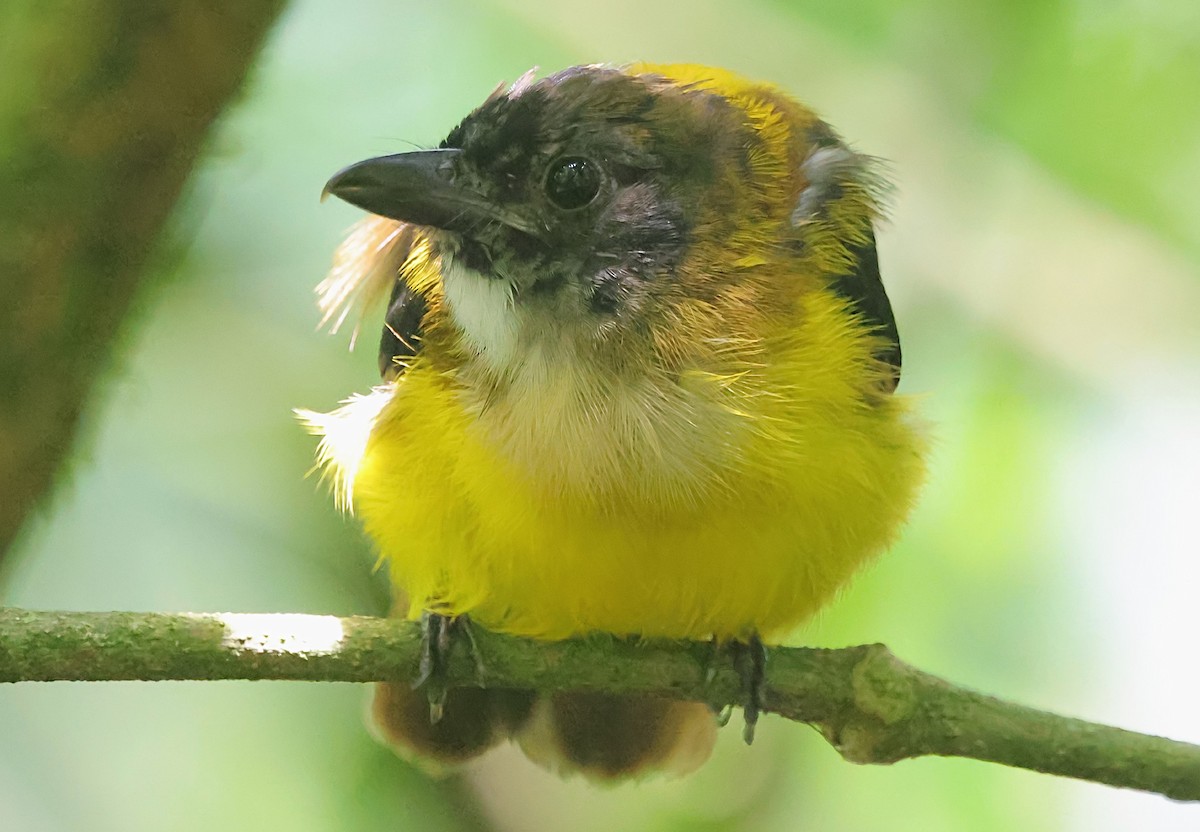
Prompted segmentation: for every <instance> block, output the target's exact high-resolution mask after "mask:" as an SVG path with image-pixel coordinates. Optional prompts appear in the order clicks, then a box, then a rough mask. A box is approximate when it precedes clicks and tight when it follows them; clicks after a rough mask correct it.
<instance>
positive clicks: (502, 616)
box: [354, 305, 924, 638]
mask: <svg viewBox="0 0 1200 832" xmlns="http://www.w3.org/2000/svg"><path fill="white" fill-rule="evenodd" d="M810 311H811V310H810ZM816 311H817V312H821V310H816ZM826 311H828V312H829V314H831V315H832V314H836V313H837V311H838V310H837V309H836V307H835V306H833V305H830V307H829V309H828V310H826ZM809 331H810V332H815V333H819V334H820V336H819V337H821V339H822V340H821V341H820V342H819V343H814V342H813V341H812V340H811V338H805V337H797V338H796V339H795V340H794V341H790V342H788V343H787V344H786V345H785V347H784V348H782V351H781V352H780V353H779V354H777V355H775V356H774V357H773V359H772V360H771V361H770V362H769V365H767V366H766V368H765V369H763V370H762V372H761V373H760V374H759V377H758V378H757V379H755V380H752V382H751V383H752V385H757V386H752V387H751V389H749V390H742V391H741V392H740V393H739V394H738V395H740V396H741V399H742V405H744V407H740V409H739V410H738V418H739V419H741V420H742V421H743V423H744V424H745V425H746V426H747V429H746V430H745V431H743V432H742V433H741V434H740V435H739V437H738V438H737V439H736V440H729V439H728V437H726V438H725V439H724V440H723V439H722V438H721V437H717V436H713V437H711V439H712V442H713V443H714V444H715V443H718V442H720V441H727V442H729V441H733V442H735V443H736V447H735V448H733V449H732V451H731V452H730V453H728V454H727V455H726V457H725V460H726V461H725V465H724V468H723V469H722V470H721V471H719V472H717V474H716V475H715V476H714V477H713V478H712V480H711V482H709V483H708V484H707V485H703V484H702V486H701V487H699V488H698V489H696V490H695V492H694V493H692V494H690V495H689V496H688V498H687V499H681V500H668V499H656V498H655V496H654V493H655V492H654V491H653V489H650V490H649V491H648V492H647V490H646V489H642V488H640V487H638V486H640V485H641V484H640V483H630V487H629V489H628V490H626V491H622V490H621V489H620V488H619V487H618V488H616V489H615V490H613V489H610V492H611V493H608V494H607V495H606V496H605V495H602V496H600V497H595V495H594V494H593V495H584V494H582V493H573V492H572V490H571V487H570V484H569V483H567V484H564V483H562V482H555V481H553V480H552V478H548V477H546V476H544V475H541V474H539V473H538V472H537V471H536V470H531V469H530V467H529V466H527V465H522V464H520V463H519V461H517V460H514V458H513V455H512V453H510V452H509V451H508V450H506V449H505V448H503V447H501V446H499V445H498V444H497V443H496V442H495V441H494V438H493V437H492V436H490V435H489V434H488V432H487V431H485V430H483V429H482V424H483V422H482V421H481V417H480V414H479V412H478V409H477V408H475V407H473V406H471V405H469V404H468V403H467V402H466V400H465V399H464V395H463V392H462V390H461V389H460V388H459V387H458V386H457V384H456V382H455V381H454V379H453V378H448V377H447V376H446V375H445V374H441V373H438V372H437V371H435V369H434V368H433V366H432V364H429V363H424V362H420V361H418V362H417V363H415V364H414V365H413V367H412V368H411V369H410V370H409V371H408V372H407V373H406V374H405V376H404V377H403V378H402V379H401V381H400V383H399V385H398V387H397V390H396V392H395V394H394V395H393V396H392V398H391V400H390V401H388V402H387V404H386V405H385V406H384V407H383V409H382V410H381V412H380V414H379V416H378V418H377V419H376V422H375V428H374V430H373V431H372V433H371V436H370V440H369V443H368V445H367V448H366V452H365V454H364V455H363V457H362V460H361V464H360V465H359V467H358V470H357V473H356V476H355V479H354V506H355V510H356V512H357V513H358V515H359V516H360V518H361V519H362V521H363V523H364V526H365V528H366V531H367V532H368V534H369V535H370V536H371V537H372V538H374V540H375V541H376V543H377V544H378V545H379V547H380V550H381V553H382V555H383V556H384V557H385V558H386V559H387V560H388V562H389V566H390V569H391V573H392V576H393V579H394V582H395V584H396V586H397V587H398V588H399V589H400V590H402V591H403V592H404V593H405V595H406V596H407V597H408V598H409V599H410V602H411V605H412V606H411V609H410V614H411V615H413V616H416V615H419V613H420V612H421V611H422V610H423V609H434V610H436V611H440V612H446V613H451V614H464V613H467V614H470V615H471V616H472V617H473V618H474V619H475V620H477V621H478V622H479V623H481V624H482V625H484V626H486V627H488V628H491V629H495V630H499V631H504V632H511V633H516V634H521V635H528V636H534V637H542V638H560V637H566V636H569V635H574V634H581V633H587V632H591V631H603V632H609V633H618V634H641V635H646V636H662V637H670V638H704V637H708V636H710V635H717V636H744V635H746V634H748V633H749V632H750V631H758V632H759V633H762V634H764V635H770V634H773V633H778V632H780V631H783V630H786V629H788V628H790V627H792V626H794V625H796V624H798V623H799V622H801V621H803V620H804V619H805V618H807V617H808V616H810V615H811V614H812V613H814V612H815V611H816V610H817V609H818V608H819V607H820V606H822V604H823V603H825V602H826V601H827V600H829V599H830V598H831V597H832V595H833V594H834V593H835V592H836V591H837V589H838V588H839V587H840V586H842V585H843V584H844V583H845V582H846V581H847V580H848V579H849V578H850V577H851V576H852V575H853V573H854V572H855V571H857V570H858V569H859V568H861V567H862V565H863V564H864V563H866V562H868V561H869V560H870V559H872V558H873V557H874V556H876V555H878V554H879V553H880V552H881V551H882V550H883V549H884V548H885V547H886V546H887V545H888V544H889V543H890V542H891V540H892V538H893V537H894V535H895V533H896V531H897V529H898V527H899V526H900V524H901V523H902V521H903V519H904V517H905V515H906V514H907V512H908V510H909V508H910V506H911V504H912V502H913V499H914V494H915V491H916V489H917V486H918V485H919V483H920V480H921V478H922V474H923V463H922V453H923V449H924V440H923V438H922V437H921V434H920V431H919V430H917V429H915V428H914V427H913V426H912V425H911V424H910V420H909V416H908V413H907V405H906V402H905V400H904V399H903V397H882V398H880V399H879V400H878V401H873V402H868V401H865V400H864V397H863V395H862V392H861V390H862V388H861V386H859V385H857V384H856V383H855V382H856V379H857V376H856V375H855V374H856V373H857V374H858V375H859V376H861V374H862V372H863V370H862V366H863V363H864V359H863V356H864V355H866V354H868V353H867V352H864V350H869V348H870V345H869V344H868V345H865V346H864V347H862V349H857V348H855V349H851V348H850V347H849V346H848V345H851V342H852V341H853V339H855V338H859V339H861V332H857V331H854V330H853V329H852V328H847V327H844V326H842V327H835V326H827V327H813V328H810V330H809ZM813 337H816V336H813ZM535 406H536V404H535ZM531 418H534V419H536V412H535V414H534V416H532V417H531ZM668 418H670V417H668ZM537 428H538V426H537V425H536V424H534V425H532V426H531V429H530V435H531V436H533V437H534V438H535V440H536V439H537V438H538V436H539V431H538V429H537ZM681 429H682V428H681ZM540 441H541V442H542V443H543V445H544V447H543V448H542V453H544V454H546V455H548V456H549V457H551V458H553V457H554V455H556V454H558V455H562V454H568V453H575V452H576V451H577V450H578V448H577V445H578V443H580V442H587V441H590V440H589V437H581V436H573V437H566V436H560V435H558V434H556V433H555V432H554V430H548V431H547V432H546V435H545V436H542V437H541V440H540ZM595 441H601V442H606V441H612V440H611V437H605V436H600V437H599V438H598V439H596V440H595ZM571 442H574V443H576V450H575V451H573V450H572V447H571V446H569V444H568V443H571ZM643 474H645V475H646V476H650V477H653V474H652V473H651V474H646V472H643ZM664 493H665V492H664Z"/></svg>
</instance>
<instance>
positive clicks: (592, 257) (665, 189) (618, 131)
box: [441, 67, 711, 317]
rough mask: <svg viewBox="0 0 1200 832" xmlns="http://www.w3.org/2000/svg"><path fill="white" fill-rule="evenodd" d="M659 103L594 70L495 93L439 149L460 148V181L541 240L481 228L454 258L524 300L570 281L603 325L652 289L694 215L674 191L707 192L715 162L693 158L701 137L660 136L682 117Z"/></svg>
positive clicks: (619, 76)
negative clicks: (672, 118)
mask: <svg viewBox="0 0 1200 832" xmlns="http://www.w3.org/2000/svg"><path fill="white" fill-rule="evenodd" d="M663 105H664V101H663V99H662V96H661V95H658V94H655V92H654V91H653V90H652V89H651V88H650V87H649V86H648V85H647V84H646V83H645V82H644V81H642V80H640V79H637V78H634V77H631V76H629V75H626V74H625V73H623V72H620V71H617V70H612V69H601V68H595V67H591V68H575V69H572V70H568V71H566V72H562V73H559V74H557V75H553V76H550V77H549V78H546V79H543V80H542V81H538V82H536V83H532V84H528V85H524V86H521V87H518V88H516V89H515V90H513V91H512V92H509V93H500V94H496V95H494V96H493V97H492V98H490V99H489V100H488V101H487V102H485V103H484V104H483V106H481V107H480V108H479V109H478V110H476V111H475V112H473V113H472V114H471V115H469V116H468V117H467V118H466V119H464V120H463V122H462V123H461V124H459V125H458V126H457V127H456V128H455V129H454V130H452V131H451V132H450V135H449V136H447V138H446V139H445V141H443V142H442V145H441V146H442V147H443V148H451V149H457V150H460V151H461V155H460V157H459V159H458V164H457V167H456V170H455V180H456V181H457V182H459V183H461V184H465V185H467V186H468V187H471V188H472V189H474V190H478V191H479V192H481V193H483V194H484V195H485V196H486V197H487V198H488V199H489V200H490V201H491V202H493V204H495V205H496V206H497V207H498V208H499V209H500V212H502V213H511V214H513V215H518V216H520V217H522V218H523V220H524V221H525V223H526V225H528V226H530V227H533V228H536V229H538V235H537V236H534V235H532V234H529V233H524V232H522V231H520V230H517V229H515V228H513V227H511V226H510V225H506V224H505V223H503V222H494V223H487V224H481V225H480V226H479V227H478V228H475V229H472V230H471V231H469V232H468V233H465V234H463V235H462V239H461V240H460V241H458V247H457V249H456V251H455V252H454V254H455V257H456V258H457V259H458V260H459V262H460V263H461V264H462V265H463V266H466V267H467V268H469V269H471V270H473V271H475V272H479V273H480V274H482V275H484V276H486V277H490V278H496V279H504V280H510V281H514V283H515V287H516V290H517V291H516V293H515V298H516V300H517V302H521V301H522V299H524V298H545V297H547V296H549V295H552V294H554V293H555V292H557V291H558V290H559V289H561V288H563V287H564V286H565V284H566V282H568V281H574V282H575V284H576V286H577V288H578V289H579V290H581V293H582V296H583V297H584V298H585V299H586V308H587V309H588V310H589V311H590V312H592V313H594V314H595V315H597V316H601V317H605V316H608V317H611V316H614V315H618V314H619V313H620V312H621V310H622V308H623V306H624V304H625V302H626V301H627V300H629V299H630V298H631V297H632V296H633V295H635V294H636V293H637V291H638V289H639V287H640V286H643V285H645V284H646V283H647V282H649V281H655V280H664V279H669V278H670V276H671V274H672V273H673V271H674V269H675V267H676V266H677V264H678V262H679V259H680V257H681V255H682V252H683V251H684V249H685V248H686V246H687V245H688V242H689V240H690V234H691V229H692V225H693V222H694V219H695V218H694V217H693V216H690V215H689V212H688V211H687V210H685V208H684V205H685V204H686V201H685V200H684V199H683V197H684V193H682V192H681V191H682V190H684V189H681V188H679V187H677V186H676V185H677V183H679V182H681V181H683V182H688V183H690V184H691V185H693V186H695V185H700V184H703V183H704V182H705V180H706V179H708V178H709V177H708V176H707V175H705V171H704V167H706V166H707V167H709V168H711V164H710V163H709V164H707V165H706V164H705V157H704V154H698V153H697V152H696V151H695V146H696V141H697V137H696V133H697V131H695V130H692V131H687V130H683V131H679V130H676V131H662V130H657V129H654V124H655V122H656V121H658V120H661V119H662V118H663V117H664V116H665V113H663V112H660V111H662V110H664V109H675V108H670V107H667V108H664V106H663ZM704 109H707V108H704ZM685 136H686V137H687V140H686V141H684V140H683V139H684V138H685ZM589 195H591V198H588V197H589Z"/></svg>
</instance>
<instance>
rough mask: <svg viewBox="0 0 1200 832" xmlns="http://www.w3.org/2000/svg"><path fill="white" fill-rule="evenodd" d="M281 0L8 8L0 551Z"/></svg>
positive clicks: (1, 183) (41, 488)
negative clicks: (217, 119)
mask: <svg viewBox="0 0 1200 832" xmlns="http://www.w3.org/2000/svg"><path fill="white" fill-rule="evenodd" d="M284 5H285V3H284V0H207V2H204V1H202V0H192V1H191V2H175V3H161V2H153V3H147V2H145V0H106V2H101V3H97V2H93V0H65V1H64V0H57V1H56V0H50V2H47V0H7V2H6V3H4V4H3V6H2V8H0V559H2V558H3V557H4V556H5V555H6V554H8V553H10V552H11V550H12V547H13V542H14V540H15V539H16V537H17V535H18V532H19V531H20V529H21V527H22V524H23V523H24V521H25V520H26V519H27V518H28V516H29V514H30V511H31V509H33V508H34V507H35V506H36V505H37V504H38V503H39V502H40V501H41V500H42V499H43V498H44V497H45V495H46V493H47V492H48V491H49V489H50V486H51V485H52V483H53V481H54V478H55V474H56V472H58V471H59V470H60V469H61V468H62V465H63V462H64V460H65V459H66V458H67V456H68V454H69V452H70V451H71V448H72V445H73V437H74V434H75V431H76V428H77V426H78V424H79V421H80V419H79V417H80V413H81V411H82V409H83V407H84V405H85V402H86V401H87V398H88V396H89V395H91V394H92V393H93V392H94V390H95V389H96V386H97V382H99V381H101V380H102V379H103V377H104V374H105V372H106V371H107V369H108V367H109V364H110V358H111V355H112V350H113V345H114V342H115V339H116V338H117V336H118V334H119V332H120V328H121V326H122V323H123V321H124V320H125V318H126V316H127V315H128V313H129V311H130V308H131V302H132V301H133V300H134V298H135V297H136V293H137V288H138V286H139V284H140V283H141V282H142V278H143V270H144V268H145V266H146V263H147V260H148V255H149V254H150V253H151V252H152V250H153V247H154V243H155V241H156V239H157V238H158V237H159V235H160V232H161V230H162V228H163V225H164V223H165V222H166V220H167V219H168V217H169V216H170V213H171V209H172V206H173V205H174V204H175V202H176V200H177V198H178V197H179V194H180V191H181V190H182V188H183V185H184V182H185V181H186V179H187V176H188V173H189V171H190V170H191V168H192V165H193V164H194V162H195V161H196V158H197V155H198V153H199V151H200V150H201V148H202V147H203V144H204V140H205V138H206V137H207V135H208V133H209V130H210V128H211V127H212V125H213V122H214V120H215V119H216V117H217V116H218V115H219V114H220V112H221V110H222V109H223V108H224V107H225V106H226V104H227V103H228V102H229V101H230V99H231V98H232V97H233V96H234V95H235V94H236V92H237V90H238V89H239V87H240V86H241V84H242V81H243V79H244V78H245V77H246V74H247V71H248V70H249V68H250V67H251V65H252V64H253V61H254V59H255V56H256V55H257V53H258V51H259V47H260V46H261V45H262V42H263V40H264V37H265V35H266V34H267V32H268V31H269V30H270V27H271V24H272V23H273V22H274V21H275V19H276V17H277V16H278V15H279V13H280V11H281V10H282V9H283V7H284Z"/></svg>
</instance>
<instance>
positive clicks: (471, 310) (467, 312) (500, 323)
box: [442, 257, 518, 370]
mask: <svg viewBox="0 0 1200 832" xmlns="http://www.w3.org/2000/svg"><path fill="white" fill-rule="evenodd" d="M443 264H444V265H443V272H442V285H443V287H444V290H445V293H446V302H447V305H448V306H449V308H450V315H451V317H453V318H454V322H455V323H456V324H458V326H459V328H460V329H461V330H462V332H463V335H464V336H465V337H466V339H467V341H468V342H469V343H470V344H471V346H473V347H474V348H475V349H476V350H477V351H478V352H479V354H480V356H481V357H482V358H483V359H484V361H486V362H487V363H488V364H489V365H491V366H492V368H493V369H496V370H500V369H503V368H505V367H509V366H511V365H512V364H513V362H514V361H515V359H516V357H517V341H518V332H517V330H518V321H517V318H516V315H515V314H514V308H513V294H512V286H511V285H509V283H508V282H507V281H504V280H495V279H492V278H488V277H485V276H484V275H482V274H480V273H479V272H477V271H475V270H474V269H471V268H468V267H467V266H464V265H462V264H461V263H459V262H458V260H457V259H455V258H453V257H446V258H444V259H443Z"/></svg>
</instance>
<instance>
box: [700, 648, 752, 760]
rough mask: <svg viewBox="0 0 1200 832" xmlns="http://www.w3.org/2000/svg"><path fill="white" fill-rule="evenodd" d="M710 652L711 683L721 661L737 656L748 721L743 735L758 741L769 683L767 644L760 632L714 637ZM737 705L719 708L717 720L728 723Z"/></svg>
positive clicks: (707, 674)
mask: <svg viewBox="0 0 1200 832" xmlns="http://www.w3.org/2000/svg"><path fill="white" fill-rule="evenodd" d="M709 644H710V648H709V652H708V656H707V658H706V661H705V663H704V681H705V684H710V683H711V682H712V681H713V679H714V678H716V675H717V667H718V663H719V662H720V661H721V660H722V659H723V658H724V656H729V657H731V658H732V660H733V669H734V670H735V671H736V672H737V674H738V678H740V679H741V682H742V691H741V692H742V702H741V705H742V712H743V714H744V716H745V720H746V724H745V727H744V728H743V729H742V738H743V739H744V740H745V741H746V744H747V745H750V744H751V743H753V742H754V730H755V728H756V727H757V726H758V717H759V715H760V714H761V713H762V711H763V690H764V688H765V685H766V670H767V648H766V647H765V646H764V645H763V643H762V639H761V638H759V636H758V633H751V634H750V637H749V638H747V639H746V640H745V641H742V640H740V639H733V640H731V641H724V642H723V641H721V640H720V639H718V638H716V637H714V638H713V639H712V640H711V641H710V642H709ZM732 710H733V706H732V705H726V706H725V707H723V708H721V709H720V710H719V711H718V712H717V722H718V723H719V724H720V725H721V726H724V725H726V724H728V722H729V718H730V716H731V714H732Z"/></svg>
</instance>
